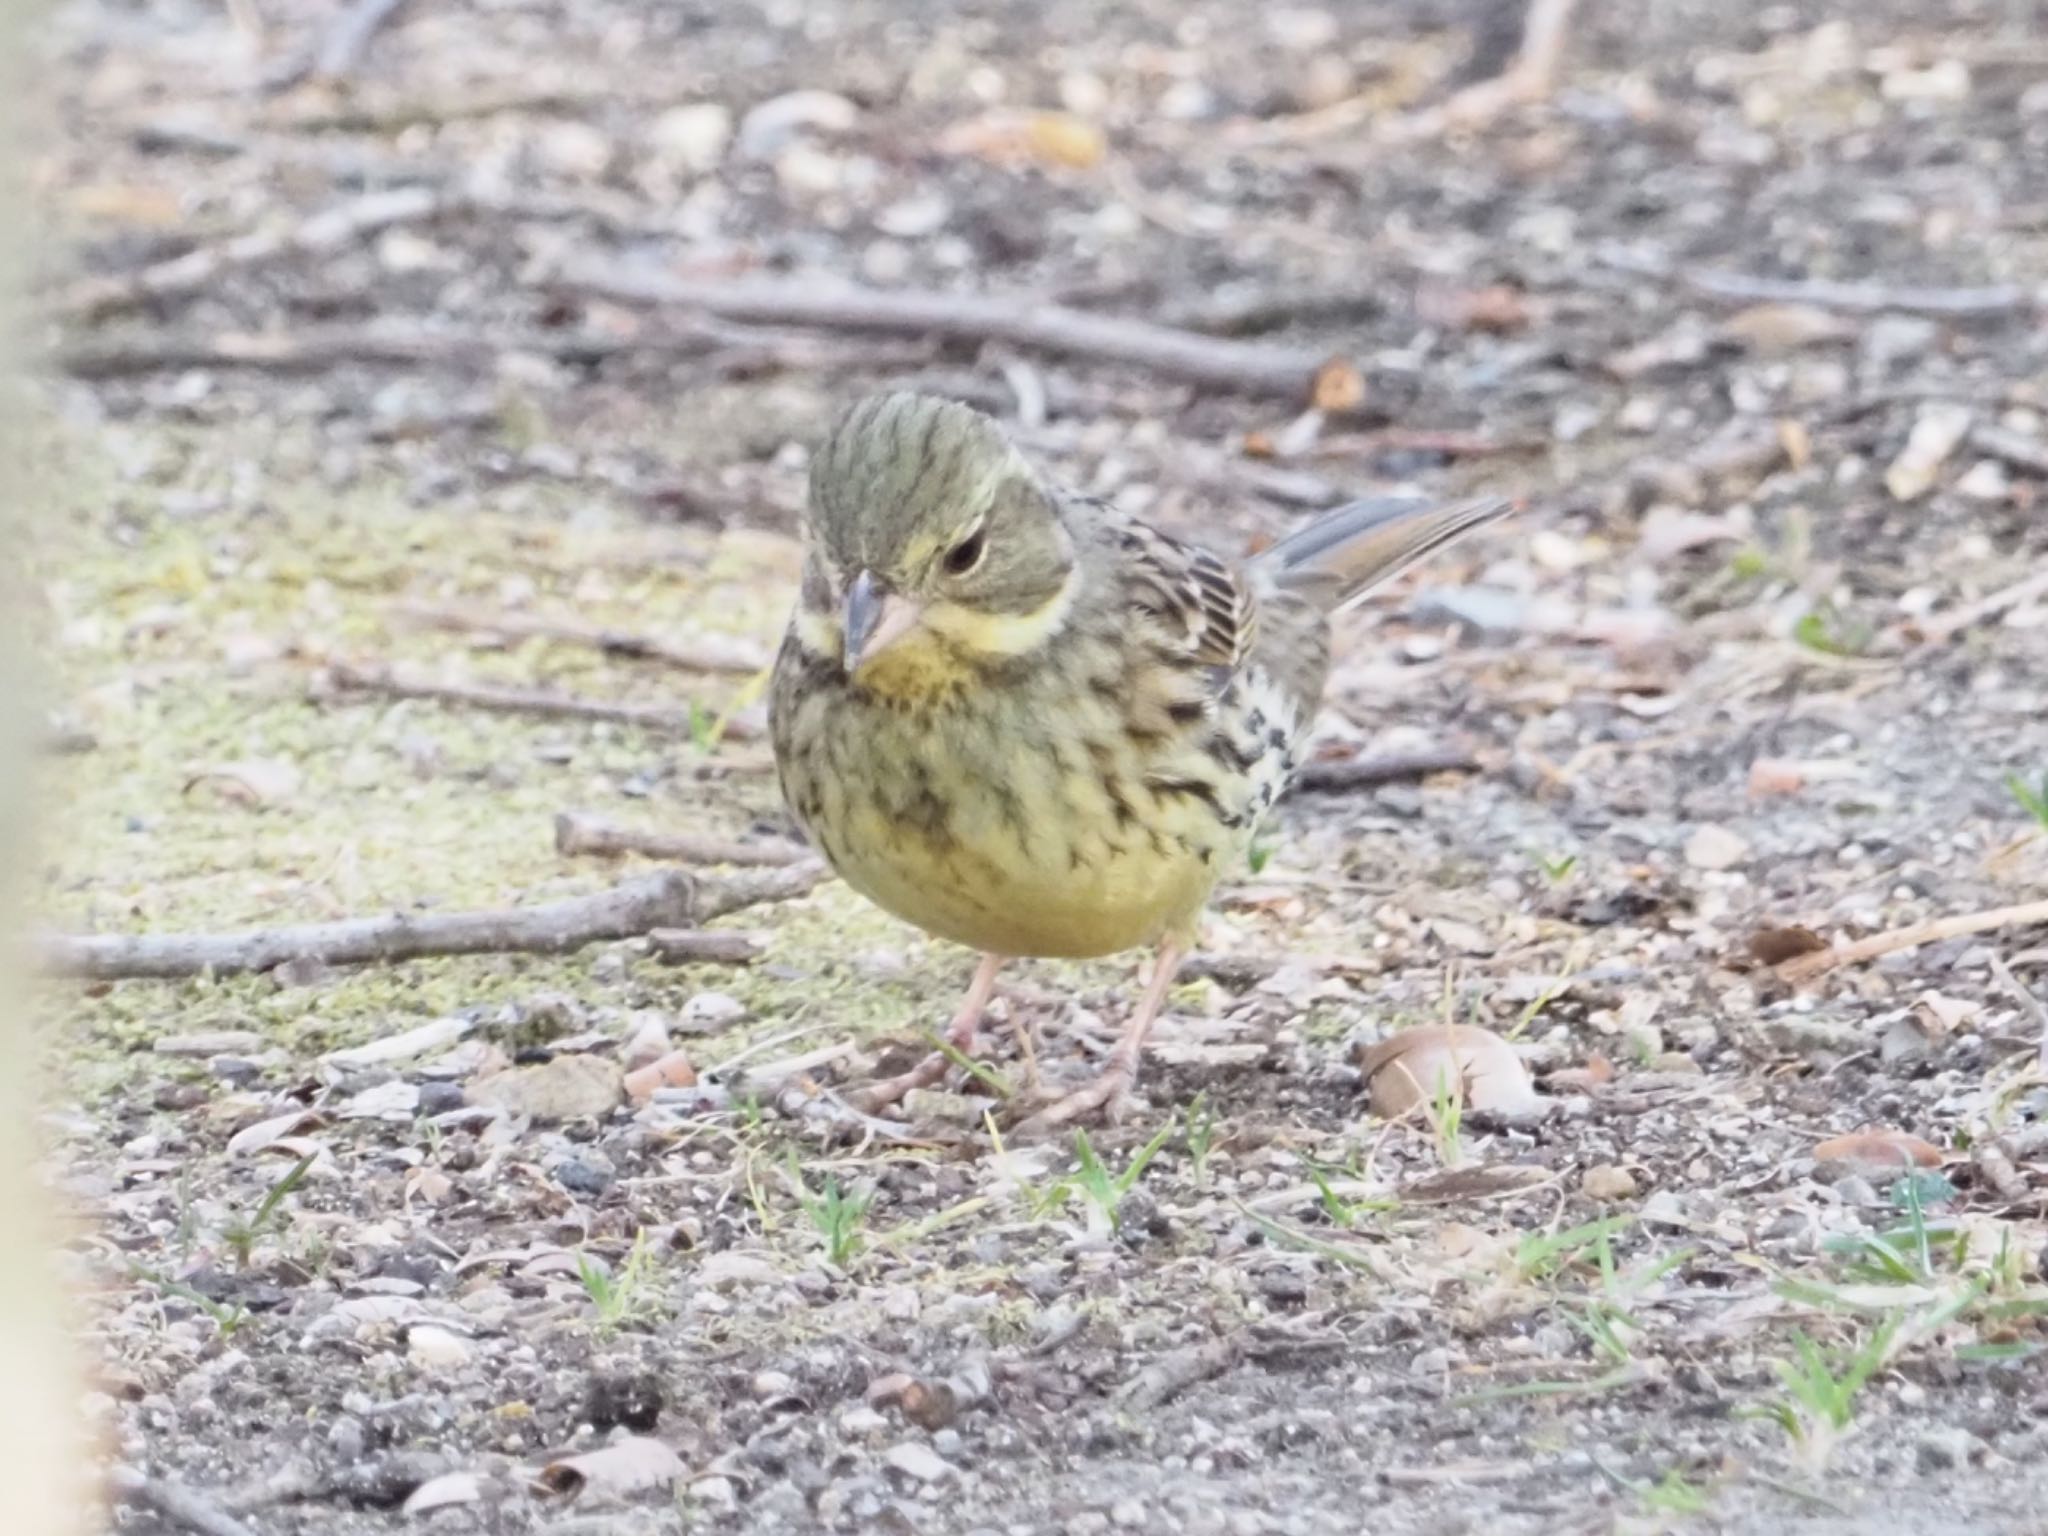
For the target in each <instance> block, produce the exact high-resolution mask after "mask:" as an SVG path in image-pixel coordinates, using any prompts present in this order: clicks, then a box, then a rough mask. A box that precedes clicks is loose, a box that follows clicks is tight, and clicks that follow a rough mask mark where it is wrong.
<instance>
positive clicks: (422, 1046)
mask: <svg viewBox="0 0 2048 1536" xmlns="http://www.w3.org/2000/svg"><path fill="white" fill-rule="evenodd" d="M468 1033H469V1022H468V1020H466V1019H457V1018H447V1019H435V1020H434V1021H433V1022H431V1023H428V1024H422V1025H420V1026H419V1027H418V1028H417V1029H408V1030H406V1031H404V1032H403V1033H402V1034H396V1035H386V1036H384V1037H383V1038H382V1039H380V1040H372V1041H370V1042H369V1043H368V1044H367V1045H352V1046H348V1047H346V1048H345V1049H343V1050H339V1051H329V1052H328V1053H327V1054H326V1055H324V1056H322V1057H321V1058H320V1059H321V1061H323V1062H325V1063H326V1064H327V1065H328V1066H330V1067H348V1068H354V1067H375V1066H382V1065H383V1064H384V1063H385V1062H390V1061H404V1060H405V1059H406V1058H408V1057H411V1056H424V1055H425V1054H426V1053H427V1052H428V1051H432V1050H438V1049H439V1048H440V1047H442V1046H444V1045H453V1044H454V1043H455V1042H456V1041H457V1040H460V1039H461V1038H462V1037H463V1036H464V1035H466V1034H468Z"/></svg>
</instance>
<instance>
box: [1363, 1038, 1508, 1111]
mask: <svg viewBox="0 0 2048 1536" xmlns="http://www.w3.org/2000/svg"><path fill="white" fill-rule="evenodd" d="M1358 1070H1359V1074H1360V1075H1361V1076H1362V1077H1363V1078H1364V1079H1365V1086H1366V1093H1367V1096H1368V1101H1369V1102H1370V1103H1371V1105H1372V1112H1373V1113H1374V1114H1376V1115H1380V1116H1382V1117H1384V1118H1385V1119H1388V1120H1395V1119H1399V1118H1400V1117H1401V1116H1403V1115H1406V1114H1409V1113H1410V1112H1412V1111H1414V1110H1415V1109H1417V1108H1418V1107H1427V1106H1428V1105H1430V1104H1431V1103H1433V1102H1434V1101H1435V1099H1436V1097H1437V1095H1438V1093H1439V1092H1440V1091H1442V1090H1443V1088H1444V1086H1445V1084H1446V1083H1447V1082H1452V1081H1455V1082H1456V1083H1457V1085H1458V1088H1459V1090H1460V1092H1461V1094H1462V1096H1463V1099H1464V1102H1465V1103H1467V1104H1469V1105H1470V1106H1471V1107H1472V1108H1474V1109H1478V1110H1491V1111H1495V1112H1498V1113H1504V1114H1513V1113H1519V1112H1526V1111H1528V1110H1531V1109H1534V1108H1535V1107H1536V1106H1537V1104H1538V1103H1539V1102H1540V1100H1539V1099H1538V1097H1537V1094H1536V1087H1535V1084H1533V1083H1532V1082H1531V1081H1530V1080H1529V1069H1528V1068H1527V1067H1525V1066H1524V1065H1523V1064H1522V1058H1521V1057H1520V1056H1519V1055H1518V1054H1517V1053H1516V1051H1515V1048H1514V1047H1513V1046H1511V1045H1509V1044H1508V1043H1507V1041H1505V1040H1503V1039H1501V1037H1500V1036H1499V1035H1496V1034H1495V1033H1494V1032H1493V1031H1492V1030H1490V1029H1478V1028H1475V1027H1474V1026H1472V1025H1469V1024H1452V1025H1448V1026H1443V1025H1434V1024H1431V1025H1424V1026H1422V1027H1421V1028H1419V1029H1405V1030H1403V1031H1401V1033H1399V1034H1397V1035H1394V1036H1393V1037H1391V1038H1390V1039H1386V1040H1382V1041H1380V1042H1379V1044H1377V1045H1373V1046H1368V1047H1367V1048H1365V1049H1364V1050H1362V1051H1361V1052H1360V1053H1359V1057H1358Z"/></svg>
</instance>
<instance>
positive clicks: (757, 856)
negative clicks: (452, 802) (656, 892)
mask: <svg viewBox="0 0 2048 1536" xmlns="http://www.w3.org/2000/svg"><path fill="white" fill-rule="evenodd" d="M555 852H557V853H559V854H562V855H564V856H569V857H573V856H575V855H577V854H599V855H615V854H623V853H641V854H645V855H647V856H648V857H649V858H653V859H674V860H676V861H677V862H678V863H682V864H739V865H751V866H755V867H759V868H780V867H783V866H786V865H790V864H801V863H802V862H803V861H804V860H805V859H807V858H809V857H810V853H809V851H808V850H807V849H805V848H803V847H802V846H801V845H799V844H796V843H788V842H781V841H776V842H758V843H748V842H741V841H739V840H738V839H735V838H724V837H704V836H702V835H701V834H698V833H695V832H654V831H643V830H641V829H639V828H636V827H622V826H620V825H618V824H617V823H616V822H610V821H606V820H604V819H603V818H602V817H599V816H586V815H582V814H580V813H578V812H575V811H563V812H562V813H561V814H560V815H558V816H556V817H555Z"/></svg>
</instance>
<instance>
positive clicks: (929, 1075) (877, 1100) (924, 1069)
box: [849, 955, 1003, 1115]
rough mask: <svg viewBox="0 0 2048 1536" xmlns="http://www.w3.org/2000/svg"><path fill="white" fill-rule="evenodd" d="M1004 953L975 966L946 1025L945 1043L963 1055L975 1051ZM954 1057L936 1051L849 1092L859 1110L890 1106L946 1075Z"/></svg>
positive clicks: (867, 1112) (989, 956) (869, 1112)
mask: <svg viewBox="0 0 2048 1536" xmlns="http://www.w3.org/2000/svg"><path fill="white" fill-rule="evenodd" d="M1002 964H1003V957H1002V956H1001V955H983V956H982V957H981V959H980V960H979V961H978V962H977V963H976V964H975V967H974V980H972V981H970V982H969V983H968V984H967V995H966V996H965V997H963V998H961V999H960V1007H959V1009H958V1011H956V1012H955V1013H954V1015H953V1022H952V1023H950V1024H948V1025H947V1026H946V1044H948V1045H950V1046H951V1047H953V1049H954V1050H956V1051H958V1052H959V1053H960V1054H961V1055H963V1056H972V1055H973V1054H974V1046H975V1038H976V1036H977V1034H978V1033H979V1032H980V1029H981V1016H982V1014H983V1013H985V1012H986V1011H987V1009H988V1000H989V998H990V997H991V996H992V995H994V993H995V990H996V972H997V971H998V970H1000V969H1001V968H1002ZM951 1064H952V1058H951V1057H949V1056H948V1055H947V1054H946V1053H945V1052H944V1051H933V1052H932V1053H931V1055H929V1056H927V1057H925V1059H924V1060H923V1061H920V1062H919V1063H918V1064H917V1065H916V1066H914V1067H912V1068H911V1069H910V1070H909V1071H908V1072H903V1073H899V1074H898V1075H897V1076H895V1077H890V1078H884V1079H883V1080H882V1081H881V1082H879V1083H872V1084H870V1085H869V1086H868V1087H866V1088H863V1089H861V1090H860V1091H859V1092H858V1093H855V1094H851V1095H849V1098H850V1099H851V1100H852V1102H853V1105H854V1107H855V1108H856V1109H859V1110H861V1111H863V1112H864V1113H866V1114H870V1115H871V1114H873V1113H875V1112H876V1111H877V1110H881V1109H887V1108H888V1107H889V1106H890V1105H891V1104H896V1103H899V1102H901V1101H902V1099H903V1097H904V1095H905V1094H907V1093H909V1092H910V1091H911V1090H912V1089H915V1088H929V1087H931V1085H932V1084H933V1083H936V1082H937V1081H938V1080H939V1079H940V1078H942V1077H944V1076H945V1075H946V1068H947V1067H948V1066H950V1065H951Z"/></svg>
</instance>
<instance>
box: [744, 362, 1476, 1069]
mask: <svg viewBox="0 0 2048 1536" xmlns="http://www.w3.org/2000/svg"><path fill="white" fill-rule="evenodd" d="M1503 510H1505V508H1504V505H1503V504H1502V503H1500V502H1498V501H1491V500H1488V501H1473V502H1466V503H1460V504H1457V505H1452V506H1436V507H1432V506H1429V505H1426V504H1422V503H1417V502H1410V501H1375V502H1361V503H1358V504H1356V505H1354V506H1351V507H1346V508H1343V509H1341V510H1339V511H1336V512H1333V513H1331V514H1329V515H1328V516H1327V517H1325V518H1322V519H1320V520H1318V521H1317V522H1315V523H1312V524H1310V525H1309V526H1308V527H1306V528H1304V529H1302V530H1301V531H1300V532H1298V533H1296V534H1294V535H1293V536H1291V537H1290V538H1287V539H1285V540H1283V541H1281V542H1280V543H1279V544H1277V545H1275V546H1274V547H1273V548H1271V549H1269V550H1267V551H1265V552H1264V553H1263V554H1261V555H1259V556H1257V557H1255V558H1253V559H1252V560H1249V561H1247V562H1245V563H1243V564H1241V565H1233V564H1231V563H1229V562H1227V561H1225V560H1223V559H1221V558H1219V557H1218V556H1216V555H1214V554H1212V553H1210V552H1208V551H1206V550H1202V549H1198V548H1195V547H1193V546H1191V545H1188V544H1185V543H1182V542H1180V541H1178V540H1175V539H1172V538H1169V537H1168V536H1167V535H1165V534H1163V533H1161V532H1159V531H1158V530H1157V529H1154V528H1151V527H1149V526H1147V525H1146V524H1144V523H1142V522H1140V521H1138V520H1137V519H1135V518H1132V517H1129V516H1127V515H1125V514H1123V513H1120V512H1118V511H1116V510H1115V509H1113V508H1111V507H1108V506H1106V505H1104V504H1102V503H1101V502H1098V501H1094V500H1091V499H1088V498H1085V497H1081V496H1077V495H1074V494H1071V493H1069V492H1066V491H1063V490H1060V489H1058V488H1056V487H1054V486H1051V485H1049V484H1047V483H1046V482H1045V481H1043V480H1042V479H1041V478H1040V477H1039V476H1038V475H1037V474H1036V473H1035V472H1034V471H1033V470H1032V469H1031V467H1030V466H1029V465H1028V464H1027V463H1026V462H1025V461H1024V460H1023V459H1022V457H1021V456H1020V455H1018V454H1017V452H1016V451H1015V449H1014V448H1013V447H1012V446H1011V445H1010V444H1009V443H1008V442H1007V440H1006V439H1004V437H1003V436H1002V434H1001V432H1000V431H999V429H997V427H996V426H995V424H994V423H993V422H991V421H989V420H988V419H987V418H985V417H983V416H980V415H979V414H977V413H976V412H974V411H971V410H969V409H968V408H966V407H964V406H960V405H955V404H951V403H946V402H941V401H937V400H932V399H928V398H925V397H921V396H915V395H883V396H879V397H875V398H872V399H869V400H866V401H863V402H861V403H860V404H859V405H857V406H855V408H854V409H853V410H852V411H851V412H850V413H849V414H848V415H847V416H846V417H845V418H844V419H843V421H842V422H841V424H840V425H839V427H838V428H837V429H836V430H835V432H834V433H833V434H832V436H831V438H830V439H829V440H828V441H827V443H826V444H825V445H824V447H823V448H822V449H821V450H820V451H819V453H818V455H817V457H816V459H815V461H814V463H813V467H812V474H811V495H810V507H809V515H808V518H807V523H806V533H807V555H806V562H805V571H804V581H803V589H802V594H801V598H800V601H799V604H798V609H797V613H796V615H795V617H794V619H793V620H792V623H791V627H790V632H789V635H788V637H787V639H786V640H785V641H784V644H783V648H782V652H781V655H780V657H779V659H778V661H777V664H776V673H775V680H774V688H773V693H772V698H771V712H772V728H773V735H774V741H775V750H776V758H777V762H778V764H779V767H780V770H781V775H782V784H783V790H784V793H785V795H786V796H787V798H788V800H789V803H790V806H791V807H792V809H793V810H794V812H795V814H796V815H797V817H798V819H799V820H800V821H801V822H802V823H803V825H804V827H805V829H806V830H807V831H808V832H809V834H810V835H811V837H812V838H813V839H814V840H815V841H816V842H817V844H818V845H819V847H820V848H821V849H822V850H823V851H824V853H825V855H826V857H827V858H828V859H829V860H830V861H831V863H832V865H833V867H834V868H835V869H836V870H837V871H838V872H839V873H840V875H841V876H842V877H844V878H845V880H846V881H847V883H848V884H849V885H851V886H853V887H854V888H855V889H856V890H858V891H860V892H861V893H862V894H864V895H866V896H868V897H869V898H870V899H872V900H874V901H875V902H877V903H878V904H880V905H881V906H883V907H885V908H887V909H888V910H889V911H891V912H893V913H895V914H896V915H897V916H899V917H902V918H904V919H906V920H908V921H910V922H912V923H915V924H917V925H918V926H919V927H921V928H924V929H926V930H927V931H929V932H931V933H934V934H937V935H939V936H941V937H945V938H950V939H954V940H957V941H959V942H960V943H963V944H968V945H972V946H973V947H974V948H976V949H978V950H981V951H983V952H984V953H985V954H990V955H1002V956H1015V955H1064V956H1086V955H1103V954H1110V953H1114V952H1116V951H1119V950H1123V949H1128V948H1131V947H1134V946H1137V945H1142V944H1160V945H1162V946H1164V947H1165V951H1166V952H1167V953H1170V954H1173V955H1175V956H1177V954H1178V952H1179V951H1180V950H1182V949H1184V948H1185V947H1186V945H1187V944H1188V943H1189V941H1190V940H1191V939H1192V936H1193V931H1194V927H1195V923H1196V920H1197V918H1198V917H1199V915H1200V913H1201V910H1202V908H1203V906H1204V905H1205V904H1206V902H1207V900H1208V897H1209V894H1210V892H1211V890H1212V889H1213V887H1214V885H1215V883H1216V881H1217V879H1218V878H1219V877H1221V876H1222V875H1224V874H1225V873H1227V872H1232V871H1234V870H1236V869H1238V868H1240V867H1242V863H1241V861H1242V860H1243V858H1244V856H1245V853H1246V851H1247V849H1248V847H1249V845H1250V842H1251V839H1252V836H1253V834H1254V832H1255V830H1256V828H1257V825H1258V822H1259V819H1260V817H1261V816H1262V815H1264V813H1265V812H1266V810H1267V809H1268V808H1269V807H1270V806H1271V805H1272V803H1273V801H1274V800H1275V799H1277V798H1278V796H1279V795H1280V794H1281V792H1282V791H1283V790H1284V789H1285V788H1286V786H1287V784H1288V782H1289V780H1290V779H1291V778H1292V776H1293V774H1294V771H1295V767H1296V764H1297V761H1298V758H1299V754H1300V750H1301V747H1302V744H1303V741H1304V739H1305V738H1306V736H1307V734H1308V731H1309V728H1310V725H1311V724H1312V721H1313V717H1314V713H1315V709H1316V705H1317V703H1318V701H1319V699H1320V697H1321V693H1322V688H1323V682H1324V678H1325V675H1326V673H1327V670H1328V654H1329V615H1330V613H1331V612H1333V611H1334V610H1335V609H1336V608H1338V607H1340V606H1342V605H1343V604H1344V603H1346V602H1348V601H1350V600H1351V599H1352V598H1354V597H1356V596H1358V595H1359V594H1360V593H1362V592H1363V591H1364V590H1366V588H1368V587H1369V586H1370V585H1372V584H1373V583H1374V582H1375V581H1377V580H1379V579H1381V578H1383V577H1385V576H1387V575H1389V574H1391V573H1392V572H1394V571H1396V570H1398V569H1400V568H1401V567H1403V566H1405V565H1407V564H1409V563H1410V562H1412V561H1413V560H1415V559H1418V558H1420V557H1421V556H1422V555H1425V554H1427V553H1429V552H1430V551H1431V550H1434V549H1436V548H1439V547H1440V546H1442V545H1443V544H1444V543H1446V542H1448V541H1449V540H1451V539H1453V538H1456V537H1458V536H1459V535H1460V534H1462V533H1464V532H1465V531H1467V530H1468V529H1470V528H1473V527H1476V526H1478V525H1479V524H1481V523H1484V522H1487V521H1490V520H1491V519H1492V518H1494V517H1496V516H1498V515H1500V513H1501V512H1502V511H1503ZM856 588H857V589H858V590H857V591H856ZM849 626H852V627H854V628H857V629H858V630H859V631H860V633H859V634H858V635H856V637H855V638H856V644H857V645H858V646H859V647H860V648H861V650H862V652H863V654H861V655H860V656H858V657H857V658H855V664H854V665H852V666H849V665H848V658H847V656H846V654H845V641H846V635H847V631H848V628H849ZM879 637H886V638H879ZM1163 985H1164V984H1163V983H1161V985H1160V988H1159V990H1160V992H1161V995H1162V996H1163ZM956 1023H957V1021H956ZM968 1035H969V1038H971V1026H969V1030H968ZM1129 1065H1131V1066H1133V1067H1134V1066H1135V1060H1133V1061H1131V1062H1130V1063H1129Z"/></svg>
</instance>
